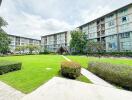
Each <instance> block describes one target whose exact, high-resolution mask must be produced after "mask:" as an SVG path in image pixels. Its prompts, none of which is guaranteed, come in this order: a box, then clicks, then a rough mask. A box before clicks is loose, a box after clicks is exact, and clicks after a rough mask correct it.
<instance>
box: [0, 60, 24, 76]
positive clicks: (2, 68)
mask: <svg viewBox="0 0 132 100" xmlns="http://www.w3.org/2000/svg"><path fill="white" fill-rule="evenodd" d="M21 66H22V63H20V62H8V61H2V62H0V75H2V74H5V73H8V72H12V71H17V70H20V69H21Z"/></svg>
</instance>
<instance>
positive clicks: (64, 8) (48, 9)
mask: <svg viewBox="0 0 132 100" xmlns="http://www.w3.org/2000/svg"><path fill="white" fill-rule="evenodd" d="M129 3H132V0H3V2H2V5H1V7H0V16H1V17H3V18H4V19H5V20H6V21H7V22H8V26H6V27H4V28H3V29H4V30H5V31H6V32H7V33H8V34H12V35H18V36H24V37H29V38H35V39H40V36H44V35H47V34H53V33H56V32H61V31H67V30H72V29H74V28H75V27H77V26H79V25H81V24H84V23H86V22H89V21H91V20H93V19H95V18H98V17H100V16H102V15H104V14H107V13H109V12H111V11H113V10H115V9H118V8H120V7H122V6H125V5H127V4H129Z"/></svg>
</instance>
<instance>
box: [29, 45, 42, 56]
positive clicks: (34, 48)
mask: <svg viewBox="0 0 132 100" xmlns="http://www.w3.org/2000/svg"><path fill="white" fill-rule="evenodd" d="M27 48H28V50H29V53H30V54H32V53H33V51H37V50H39V46H37V45H27Z"/></svg>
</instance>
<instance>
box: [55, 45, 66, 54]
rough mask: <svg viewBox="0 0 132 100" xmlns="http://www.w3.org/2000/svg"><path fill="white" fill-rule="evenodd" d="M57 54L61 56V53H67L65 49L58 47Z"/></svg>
mask: <svg viewBox="0 0 132 100" xmlns="http://www.w3.org/2000/svg"><path fill="white" fill-rule="evenodd" d="M57 53H59V54H61V55H62V54H63V53H68V50H67V48H65V47H62V46H61V47H60V48H59V49H58V50H57Z"/></svg>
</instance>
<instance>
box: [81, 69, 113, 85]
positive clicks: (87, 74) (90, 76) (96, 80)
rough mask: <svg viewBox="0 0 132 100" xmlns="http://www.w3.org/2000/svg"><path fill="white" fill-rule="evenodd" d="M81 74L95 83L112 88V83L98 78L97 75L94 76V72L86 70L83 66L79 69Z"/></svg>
mask: <svg viewBox="0 0 132 100" xmlns="http://www.w3.org/2000/svg"><path fill="white" fill-rule="evenodd" d="M81 74H82V75H84V76H85V77H87V78H88V79H90V81H91V82H92V83H94V84H96V85H101V86H106V87H111V88H114V86H113V85H111V84H110V83H108V82H106V81H104V80H103V79H101V78H99V77H98V76H96V75H95V74H93V73H91V72H90V71H88V70H86V69H84V68H82V69H81Z"/></svg>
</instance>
